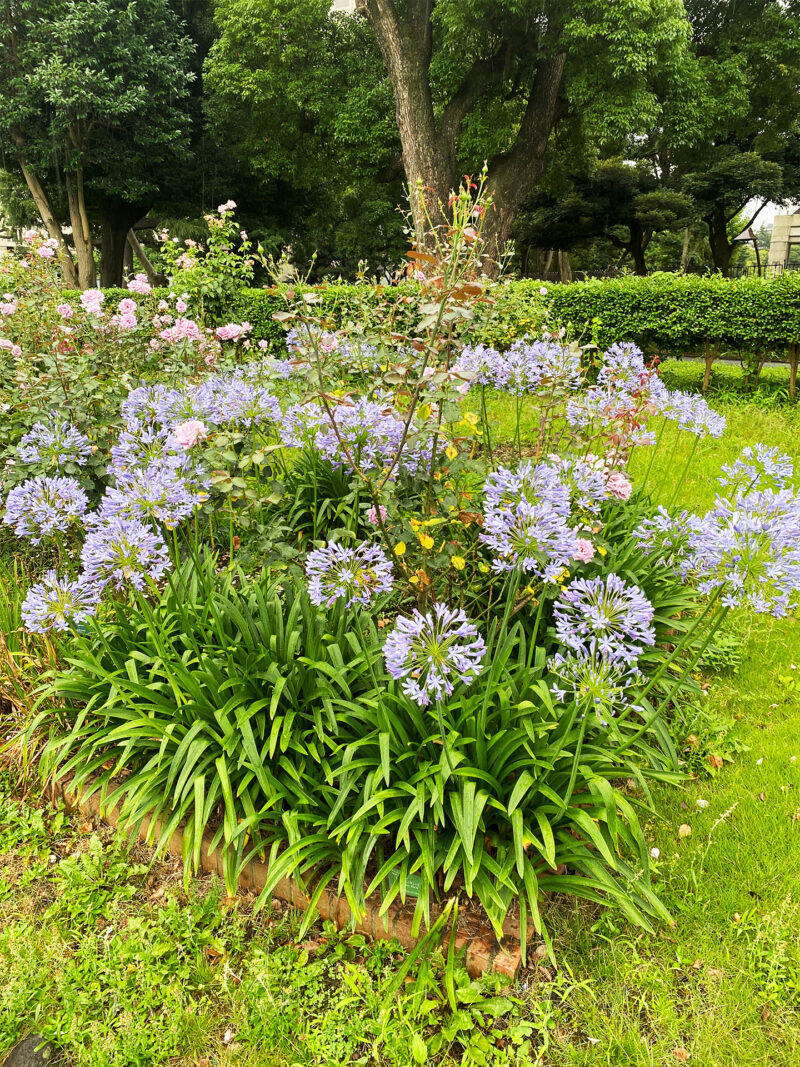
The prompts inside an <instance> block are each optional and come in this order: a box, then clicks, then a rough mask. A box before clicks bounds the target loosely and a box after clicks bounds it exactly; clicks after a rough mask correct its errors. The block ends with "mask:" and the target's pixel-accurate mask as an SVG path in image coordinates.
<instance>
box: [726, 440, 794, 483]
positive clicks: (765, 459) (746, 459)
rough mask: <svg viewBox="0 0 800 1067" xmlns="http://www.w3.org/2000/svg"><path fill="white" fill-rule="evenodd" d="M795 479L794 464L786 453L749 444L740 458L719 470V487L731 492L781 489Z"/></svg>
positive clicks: (772, 447) (771, 447)
mask: <svg viewBox="0 0 800 1067" xmlns="http://www.w3.org/2000/svg"><path fill="white" fill-rule="evenodd" d="M793 477H794V464H793V463H792V461H791V459H790V457H789V456H787V455H786V453H785V452H779V451H778V449H777V448H775V447H774V446H770V445H763V444H757V445H755V446H754V445H748V446H747V448H745V449H744V450H743V452H742V454H741V456H740V457H739V458H738V459H737V460H736V461H735V462H734V463H728V464H726V465H725V466H724V467H723V468H722V477H721V478H720V479H719V483H720V485H725V486H728V487H729V489H730V490H731V491H732V492H734V493H738V492H742V491H744V492H749V491H750V490H751V489H783V488H785V487H786V486H787V485H788V484H789V482H791V480H792V478H793Z"/></svg>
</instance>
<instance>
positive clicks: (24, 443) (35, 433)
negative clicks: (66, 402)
mask: <svg viewBox="0 0 800 1067" xmlns="http://www.w3.org/2000/svg"><path fill="white" fill-rule="evenodd" d="M91 454H92V443H91V441H90V440H89V438H88V437H86V435H85V434H82V433H81V432H80V430H79V429H78V428H77V426H73V425H72V424H71V423H70V422H66V421H63V420H61V419H60V418H59V415H58V412H56V411H51V412H50V420H49V422H46V423H45V422H37V423H34V425H33V427H32V428H31V429H30V430H29V431H28V433H26V434H24V435H23V437H22V438H21V440H20V443H19V448H18V449H17V458H18V459H19V460H20V461H21V462H22V463H43V464H45V465H46V466H49V467H63V466H64V465H65V464H66V463H76V464H77V465H78V466H79V467H82V466H83V465H84V463H86V460H87V459H88V458H89V456H90V455H91Z"/></svg>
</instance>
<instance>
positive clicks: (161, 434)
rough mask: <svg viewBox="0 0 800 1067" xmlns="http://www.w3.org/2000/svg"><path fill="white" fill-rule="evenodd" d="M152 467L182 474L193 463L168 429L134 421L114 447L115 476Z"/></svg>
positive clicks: (113, 464)
mask: <svg viewBox="0 0 800 1067" xmlns="http://www.w3.org/2000/svg"><path fill="white" fill-rule="evenodd" d="M151 463H163V464H166V465H167V466H168V467H173V468H175V469H176V470H179V469H181V468H183V467H186V466H187V465H188V464H190V463H191V456H190V454H189V453H188V452H187V450H186V449H185V448H181V446H180V445H179V444H178V443H177V441H176V440H175V438H174V437H173V436H172V431H171V430H169V429H168V428H167V427H165V426H160V427H158V426H153V425H151V424H149V423H140V422H135V421H133V422H131V423H129V425H128V429H126V430H123V431H122V432H121V433H120V435H119V440H118V441H117V443H116V444H115V445H112V447H111V467H112V471H111V473H114V474H116V473H117V472H120V471H130V470H137V469H139V468H141V467H147V466H149V465H150V464H151Z"/></svg>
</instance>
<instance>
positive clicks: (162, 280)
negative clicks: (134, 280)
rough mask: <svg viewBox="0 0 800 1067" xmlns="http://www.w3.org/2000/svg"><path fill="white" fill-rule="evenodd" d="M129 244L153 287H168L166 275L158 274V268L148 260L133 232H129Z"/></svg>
mask: <svg viewBox="0 0 800 1067" xmlns="http://www.w3.org/2000/svg"><path fill="white" fill-rule="evenodd" d="M128 244H129V245H130V248H131V251H132V252H133V253H134V255H135V256H136V258H137V259H138V260H139V262H140V263H141V265H142V266H143V267H144V272H145V274H146V275H147V280H148V282H150V284H151V285H152V286H157V285H166V284H167V279H166V275H164V274H159V273H158V271H157V270H156V268H155V267H154V266H153V264H152V263H151V262H150V260H149V259H148V257H147V253H146V252H145V250H144V249H143V248H142V246H141V244H140V243H139V238H138V237H137V236H136V234H135V233H134V232H133V230H128Z"/></svg>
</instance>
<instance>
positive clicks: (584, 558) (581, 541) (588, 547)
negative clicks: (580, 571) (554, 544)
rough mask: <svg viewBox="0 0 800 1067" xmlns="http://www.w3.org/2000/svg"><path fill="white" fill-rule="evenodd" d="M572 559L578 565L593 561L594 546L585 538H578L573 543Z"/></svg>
mask: <svg viewBox="0 0 800 1067" xmlns="http://www.w3.org/2000/svg"><path fill="white" fill-rule="evenodd" d="M572 558H573V559H576V560H577V561H578V562H579V563H588V562H589V561H590V560H592V559H594V545H593V544H592V542H591V541H587V540H586V538H585V537H579V538H578V539H577V541H576V542H575V551H574V552H573V553H572Z"/></svg>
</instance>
